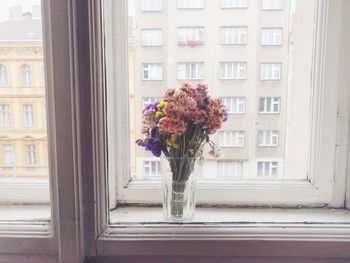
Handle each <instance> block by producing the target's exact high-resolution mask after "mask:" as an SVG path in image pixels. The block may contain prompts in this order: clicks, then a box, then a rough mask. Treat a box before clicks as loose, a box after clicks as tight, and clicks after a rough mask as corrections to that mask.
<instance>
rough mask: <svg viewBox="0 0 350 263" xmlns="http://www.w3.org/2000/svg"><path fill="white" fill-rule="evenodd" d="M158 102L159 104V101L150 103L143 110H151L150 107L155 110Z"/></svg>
mask: <svg viewBox="0 0 350 263" xmlns="http://www.w3.org/2000/svg"><path fill="white" fill-rule="evenodd" d="M158 104H159V102H158V101H156V102H155V103H151V104H148V105H147V106H146V107H145V108H144V109H143V111H142V112H145V111H146V110H149V109H152V110H154V111H155V110H156V107H157V105H158Z"/></svg>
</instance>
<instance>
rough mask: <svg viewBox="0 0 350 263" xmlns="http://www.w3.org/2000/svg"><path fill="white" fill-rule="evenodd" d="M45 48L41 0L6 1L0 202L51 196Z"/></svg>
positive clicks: (2, 14) (0, 64)
mask: <svg viewBox="0 0 350 263" xmlns="http://www.w3.org/2000/svg"><path fill="white" fill-rule="evenodd" d="M43 52H44V51H43V34H42V19H41V1H40V0H1V1H0V105H1V106H0V149H1V151H0V154H1V155H2V158H0V202H9V203H11V202H20V203H44V204H45V203H46V204H48V203H49V201H50V200H49V187H48V185H49V184H48V182H49V167H48V145H47V124H46V123H47V122H46V95H45V93H46V92H45V83H44V79H45V78H44V60H43ZM9 186H10V189H11V190H10V191H6V190H4V189H6V188H4V187H9ZM7 189H9V188H7Z"/></svg>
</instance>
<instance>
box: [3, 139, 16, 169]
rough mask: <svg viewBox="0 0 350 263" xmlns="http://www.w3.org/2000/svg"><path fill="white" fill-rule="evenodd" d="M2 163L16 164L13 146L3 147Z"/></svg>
mask: <svg viewBox="0 0 350 263" xmlns="http://www.w3.org/2000/svg"><path fill="white" fill-rule="evenodd" d="M2 163H3V164H4V165H13V164H14V153H13V149H12V145H11V144H3V145H2Z"/></svg>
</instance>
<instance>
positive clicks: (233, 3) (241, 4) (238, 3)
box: [221, 0, 248, 8]
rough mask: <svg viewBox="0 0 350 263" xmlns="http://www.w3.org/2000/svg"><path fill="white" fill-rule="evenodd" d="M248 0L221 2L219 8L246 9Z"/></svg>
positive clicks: (223, 0) (224, 0)
mask: <svg viewBox="0 0 350 263" xmlns="http://www.w3.org/2000/svg"><path fill="white" fill-rule="evenodd" d="M247 7H248V0H221V8H247Z"/></svg>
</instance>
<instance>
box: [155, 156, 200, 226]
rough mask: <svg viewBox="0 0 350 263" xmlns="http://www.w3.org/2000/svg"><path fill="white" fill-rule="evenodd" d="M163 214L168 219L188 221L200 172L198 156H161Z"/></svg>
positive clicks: (193, 205)
mask: <svg viewBox="0 0 350 263" xmlns="http://www.w3.org/2000/svg"><path fill="white" fill-rule="evenodd" d="M160 171H161V175H162V182H163V214H164V217H165V219H166V220H168V221H189V220H191V219H192V218H193V216H194V211H195V206H196V200H195V190H196V184H197V178H198V177H199V176H200V174H201V172H202V165H201V161H200V160H199V159H198V158H172V157H162V158H161V161H160Z"/></svg>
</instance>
